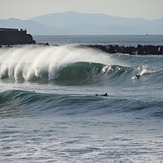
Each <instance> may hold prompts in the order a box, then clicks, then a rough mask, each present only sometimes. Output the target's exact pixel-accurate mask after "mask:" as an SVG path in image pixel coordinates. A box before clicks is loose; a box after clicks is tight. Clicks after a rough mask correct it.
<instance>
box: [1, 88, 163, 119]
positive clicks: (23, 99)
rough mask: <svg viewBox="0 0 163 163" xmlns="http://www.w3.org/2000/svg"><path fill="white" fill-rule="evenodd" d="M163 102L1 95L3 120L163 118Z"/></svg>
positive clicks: (18, 93)
mask: <svg viewBox="0 0 163 163" xmlns="http://www.w3.org/2000/svg"><path fill="white" fill-rule="evenodd" d="M162 108H163V101H162V102H161V101H159V102H158V101H157V100H150V101H149V100H147V99H141V98H139V99H136V98H135V99H133V98H126V97H117V96H116V97H115V96H112V95H108V96H107V97H105V96H101V95H100V94H99V95H98V96H96V95H94V94H92V95H63V94H62V95H61V94H47V93H36V92H29V91H21V90H8V91H5V92H1V93H0V117H1V118H7V117H8V118H9V117H12V118H18V117H29V116H30V117H31V116H32V117H35V116H78V115H80V116H90V115H107V114H127V113H131V114H135V115H139V116H141V117H144V118H149V117H157V118H162V117H163V111H162Z"/></svg>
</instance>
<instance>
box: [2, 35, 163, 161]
mask: <svg viewBox="0 0 163 163" xmlns="http://www.w3.org/2000/svg"><path fill="white" fill-rule="evenodd" d="M34 39H35V40H36V41H37V42H40V43H46V42H49V43H50V46H41V45H40V46H38V45H37V46H36V45H33V46H15V47H11V48H0V162H3V163H10V162H11V163H17V162H24V163H25V162H32V163H36V162H37V163H41V162H42V163H45V162H49V163H53V162H58V163H62V162H65V163H66V162H70V163H71V162H73V163H76V162H82V163H83V162H84V163H95V162H100V163H101V162H102V163H103V162H109V163H162V162H163V56H161V55H160V56H159V55H155V54H153V55H145V56H143V55H127V54H107V53H104V52H101V51H99V50H96V49H91V48H84V47H79V46H76V45H78V44H102V45H104V44H117V45H124V46H131V45H132V46H137V45H138V44H142V45H163V36H34ZM55 44H58V45H59V46H54V45H55ZM106 93H107V96H104V94H106Z"/></svg>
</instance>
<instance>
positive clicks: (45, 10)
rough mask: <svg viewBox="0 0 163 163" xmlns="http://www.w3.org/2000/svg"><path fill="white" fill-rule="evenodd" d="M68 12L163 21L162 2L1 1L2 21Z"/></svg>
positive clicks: (144, 0) (89, 0)
mask: <svg viewBox="0 0 163 163" xmlns="http://www.w3.org/2000/svg"><path fill="white" fill-rule="evenodd" d="M66 11H77V12H82V13H103V14H107V15H112V16H119V17H127V18H135V17H139V18H145V19H159V18H163V0H0V19H7V18H18V19H23V20H24V19H30V18H32V17H36V16H40V15H44V14H49V13H56V12H66Z"/></svg>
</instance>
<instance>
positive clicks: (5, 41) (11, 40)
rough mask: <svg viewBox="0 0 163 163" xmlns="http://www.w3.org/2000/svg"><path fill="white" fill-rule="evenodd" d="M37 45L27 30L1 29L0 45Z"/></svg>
mask: <svg viewBox="0 0 163 163" xmlns="http://www.w3.org/2000/svg"><path fill="white" fill-rule="evenodd" d="M19 44H20V45H22V44H36V41H35V40H33V37H32V35H31V34H28V33H27V30H26V29H20V30H19V29H16V28H0V45H19Z"/></svg>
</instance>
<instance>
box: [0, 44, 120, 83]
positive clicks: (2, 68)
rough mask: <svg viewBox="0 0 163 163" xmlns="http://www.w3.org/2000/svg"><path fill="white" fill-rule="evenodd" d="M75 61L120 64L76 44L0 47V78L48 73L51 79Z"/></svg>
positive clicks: (28, 76) (30, 76) (37, 75)
mask: <svg viewBox="0 0 163 163" xmlns="http://www.w3.org/2000/svg"><path fill="white" fill-rule="evenodd" d="M75 62H94V63H102V64H106V65H114V64H120V62H118V61H117V60H115V59H113V58H112V57H111V56H108V55H106V54H105V53H102V52H99V51H96V50H93V49H90V48H79V47H75V46H72V45H71V46H70V45H68V46H48V47H47V46H46V47H31V46H24V47H14V48H2V49H0V78H3V77H5V76H8V77H9V78H10V79H14V80H18V79H19V78H24V80H27V81H28V80H31V79H32V78H33V77H34V76H36V77H40V78H41V77H42V75H43V73H47V74H48V77H49V80H51V79H54V78H55V77H56V75H57V72H58V70H59V69H61V68H62V67H65V66H66V65H67V64H70V63H75Z"/></svg>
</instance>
